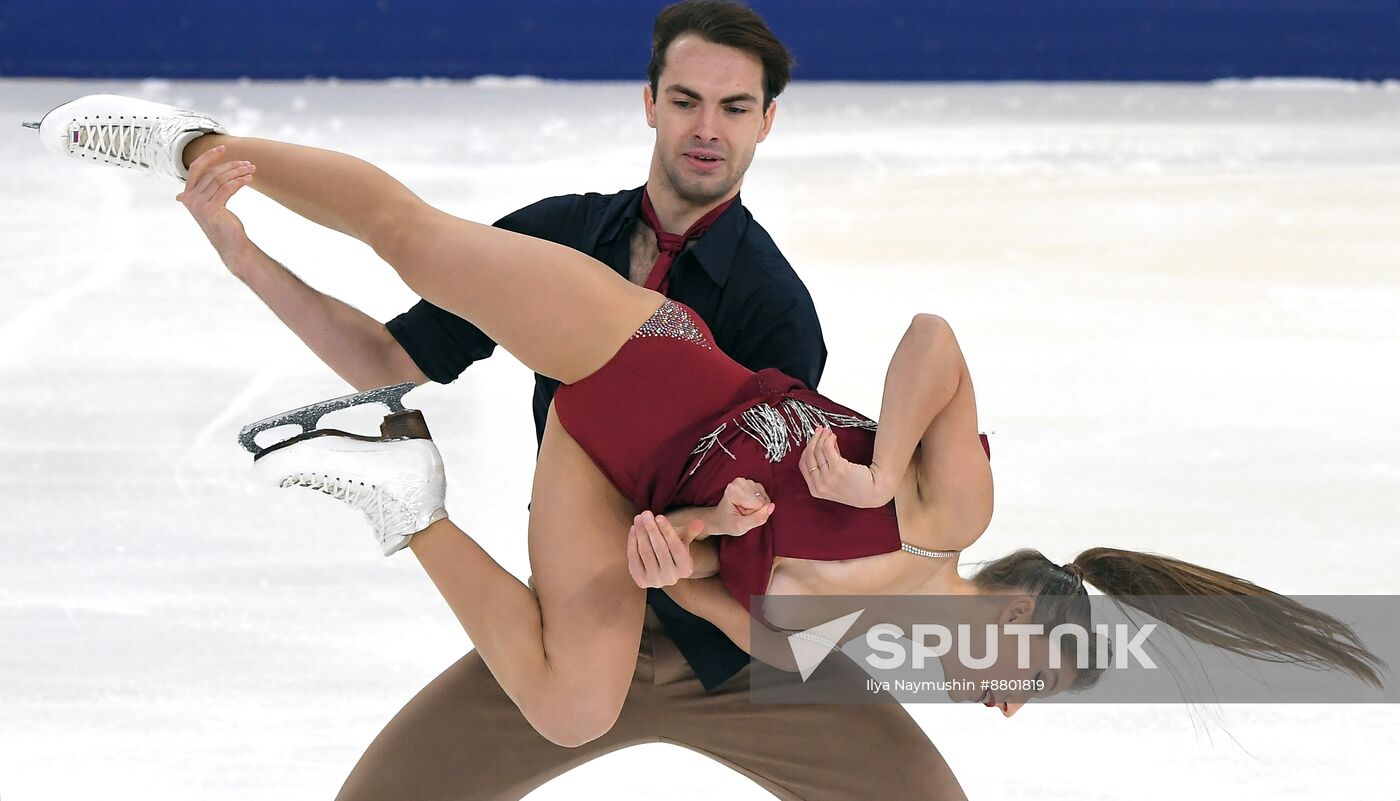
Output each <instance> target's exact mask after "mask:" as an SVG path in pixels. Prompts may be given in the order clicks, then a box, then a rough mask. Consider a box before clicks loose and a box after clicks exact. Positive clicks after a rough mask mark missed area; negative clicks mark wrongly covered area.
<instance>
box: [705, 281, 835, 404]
mask: <svg viewBox="0 0 1400 801" xmlns="http://www.w3.org/2000/svg"><path fill="white" fill-rule="evenodd" d="M755 295H756V299H757V301H758V302H757V303H756V304H755V306H754V308H753V310H752V311H750V312H748V313H747V314H746V315H745V320H744V323H743V325H742V327H741V328H740V329H739V330H737V331H735V332H734V333H733V334H732V335H731V336H730V337H729V339H730V340H731V341H730V342H728V343H727V346H725V347H723V349H724V351H725V352H726V353H728V354H729V356H730V358H732V359H734V361H736V362H738V363H740V364H742V365H744V366H745V367H747V368H749V369H750V370H754V371H758V370H763V369H765V368H769V367H776V368H777V369H779V370H782V371H783V372H784V373H786V374H787V375H790V376H792V377H793V378H796V379H797V380H799V381H801V382H802V383H804V384H806V385H807V387H808V388H809V389H816V387H817V382H818V381H820V380H821V377H822V371H823V370H824V369H825V367H826V342H825V340H824V339H823V338H822V327H821V322H820V321H819V320H818V319H817V310H816V308H815V307H814V306H813V304H812V298H811V296H810V295H808V294H807V288H806V287H805V286H803V285H802V283H801V282H800V281H798V280H796V278H795V277H794V278H793V279H792V280H790V281H780V282H775V283H774V284H773V285H771V286H769V287H765V290H764V291H763V292H761V293H755Z"/></svg>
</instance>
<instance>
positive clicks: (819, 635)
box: [788, 609, 865, 681]
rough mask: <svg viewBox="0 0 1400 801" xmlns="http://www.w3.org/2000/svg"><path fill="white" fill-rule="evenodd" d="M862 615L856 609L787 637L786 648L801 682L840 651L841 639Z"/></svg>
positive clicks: (863, 611) (860, 611) (862, 610)
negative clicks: (800, 677)
mask: <svg viewBox="0 0 1400 801" xmlns="http://www.w3.org/2000/svg"><path fill="white" fill-rule="evenodd" d="M864 613H865V610H864V609H858V610H856V611H854V612H852V613H850V614H849V615H843V616H841V617H838V618H836V619H835V620H829V621H827V622H826V623H823V624H821V625H820V626H813V627H812V628H810V629H807V630H806V631H799V632H797V633H796V634H789V635H788V647H789V648H791V649H792V658H793V659H794V660H795V661H796V662H797V672H798V673H800V674H802V680H803V681H806V680H807V679H809V678H811V676H812V674H813V673H815V672H816V670H817V667H818V666H819V665H821V663H822V660H824V659H826V656H827V654H829V653H831V652H832V651H839V650H841V646H840V645H839V643H840V641H841V638H842V637H844V636H846V632H848V631H850V630H851V626H854V625H855V623H856V619H857V618H859V617H860V616H861V615H862V614H864Z"/></svg>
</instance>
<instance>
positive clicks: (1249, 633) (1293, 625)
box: [972, 548, 1384, 691]
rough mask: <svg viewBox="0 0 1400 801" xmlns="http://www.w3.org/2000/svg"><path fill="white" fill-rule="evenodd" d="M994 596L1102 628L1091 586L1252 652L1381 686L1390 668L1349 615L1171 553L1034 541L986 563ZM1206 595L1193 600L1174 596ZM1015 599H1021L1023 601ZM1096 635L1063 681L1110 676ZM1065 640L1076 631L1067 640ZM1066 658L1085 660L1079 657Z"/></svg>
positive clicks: (1076, 687) (1206, 638) (1079, 683)
mask: <svg viewBox="0 0 1400 801" xmlns="http://www.w3.org/2000/svg"><path fill="white" fill-rule="evenodd" d="M972 583H973V584H974V585H975V586H976V587H977V588H978V590H979V591H980V592H982V593H984V594H989V595H991V594H998V595H1009V596H1012V597H1015V596H1023V597H1029V598H1030V599H1031V600H1032V601H1033V602H1034V610H1033V611H1032V612H1031V613H1030V619H1029V620H1028V621H1026V622H1030V623H1039V624H1042V625H1043V626H1044V627H1045V630H1046V631H1050V630H1051V629H1053V628H1054V627H1055V626H1057V625H1060V624H1064V623H1068V624H1073V625H1077V626H1081V627H1083V628H1084V629H1085V630H1086V631H1090V630H1092V625H1091V624H1092V621H1091V620H1090V615H1091V612H1090V604H1089V596H1088V592H1087V591H1086V589H1085V584H1092V585H1093V586H1094V587H1095V588H1097V589H1098V590H1100V591H1101V592H1103V593H1104V594H1105V595H1107V596H1110V597H1112V598H1113V599H1114V600H1115V601H1116V602H1118V603H1119V604H1122V605H1126V606H1130V607H1133V608H1134V609H1138V610H1140V611H1142V612H1145V613H1147V614H1148V615H1150V616H1152V617H1153V618H1155V619H1157V620H1159V621H1161V622H1163V623H1165V624H1167V625H1168V626H1171V627H1173V628H1174V629H1176V630H1177V631H1179V632H1181V633H1182V634H1184V635H1186V636H1188V637H1191V638H1193V639H1195V640H1198V641H1200V642H1204V643H1206V644H1208V645H1213V646H1216V647H1219V648H1224V649H1226V650H1228V651H1231V652H1234V653H1237V654H1242V655H1245V656H1250V657H1256V658H1263V659H1269V660H1275V661H1287V662H1292V663H1296V664H1303V665H1309V666H1313V667H1321V668H1333V669H1340V670H1343V671H1345V672H1347V673H1350V674H1352V675H1354V676H1356V677H1358V678H1360V679H1362V680H1363V681H1365V682H1367V683H1369V684H1372V685H1374V686H1377V687H1379V686H1380V677H1379V675H1378V670H1379V669H1381V668H1383V667H1384V663H1383V662H1381V660H1380V659H1378V658H1377V657H1376V656H1375V655H1374V654H1372V653H1371V652H1370V651H1368V650H1366V648H1365V647H1364V646H1363V645H1362V644H1361V641H1360V640H1359V639H1358V638H1357V636H1356V633H1355V632H1353V631H1352V630H1351V628H1350V627H1348V626H1347V625H1346V624H1345V623H1342V622H1341V621H1339V620H1337V619H1336V618H1333V617H1331V616H1329V615H1325V614H1323V613H1321V612H1317V611H1315V610H1312V609H1309V608H1307V607H1306V606H1303V605H1302V604H1300V603H1298V602H1296V601H1294V600H1292V599H1290V598H1286V597H1284V596H1282V595H1279V594H1277V593H1275V592H1272V591H1270V590H1268V589H1265V588H1263V587H1260V586H1259V585H1257V584H1254V583H1252V582H1249V581H1246V580H1244V579H1240V578H1236V577H1235V576H1231V575H1228V574H1226V573H1221V572H1219V571H1216V570H1211V569H1210V568H1206V567H1201V566H1200V565H1193V564H1191V563H1189V562H1183V561H1181V560H1179V559H1172V558H1171V557H1167V556H1159V555H1156V554H1149V553H1141V552H1138V551H1125V550H1119V549H1115V548H1091V549H1089V550H1087V551H1085V552H1083V553H1081V554H1080V555H1079V556H1077V557H1075V559H1074V560H1073V561H1071V562H1069V563H1068V564H1064V565H1058V564H1055V563H1054V562H1052V561H1050V560H1049V559H1047V558H1046V557H1045V555H1044V554H1042V553H1040V552H1039V551H1036V550H1033V549H1029V548H1027V549H1022V550H1019V551H1016V552H1015V553H1012V554H1009V555H1007V556H1003V557H1002V558H1000V559H997V560H995V561H993V562H990V563H988V564H986V565H985V566H984V567H983V568H982V569H981V570H980V571H978V572H977V574H976V575H974V576H973V577H972ZM1183 597H1190V598H1193V599H1200V600H1197V601H1193V602H1190V603H1183V602H1174V601H1173V599H1174V598H1177V599H1180V598H1183ZM1013 603H1014V601H1013ZM1094 640H1095V638H1089V648H1090V652H1089V658H1088V660H1087V661H1086V662H1084V663H1083V665H1084V666H1082V667H1080V668H1079V669H1077V670H1074V671H1072V672H1071V674H1072V676H1073V678H1072V679H1071V680H1070V681H1069V682H1068V683H1067V686H1062V687H1061V689H1069V690H1073V691H1080V690H1084V689H1087V688H1089V687H1091V686H1093V685H1094V683H1095V682H1097V681H1098V680H1099V678H1100V676H1101V675H1102V673H1103V671H1102V669H1100V668H1096V667H1090V666H1093V665H1098V664H1100V660H1099V659H1098V658H1097V654H1095V653H1094V648H1095V642H1094ZM1062 642H1063V644H1064V647H1065V648H1067V649H1068V648H1071V647H1073V645H1074V642H1075V641H1074V638H1069V637H1066V638H1064V640H1063V641H1062ZM1064 657H1066V658H1065V659H1063V660H1062V661H1064V662H1066V663H1068V664H1076V660H1075V659H1074V655H1073V654H1071V653H1066V654H1064Z"/></svg>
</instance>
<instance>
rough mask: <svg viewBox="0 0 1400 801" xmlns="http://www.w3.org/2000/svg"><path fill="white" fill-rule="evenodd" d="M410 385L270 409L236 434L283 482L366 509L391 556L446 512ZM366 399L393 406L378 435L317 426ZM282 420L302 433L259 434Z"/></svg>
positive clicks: (263, 470) (432, 450)
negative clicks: (263, 438) (406, 403)
mask: <svg viewBox="0 0 1400 801" xmlns="http://www.w3.org/2000/svg"><path fill="white" fill-rule="evenodd" d="M413 387H414V385H413V384H411V383H410V384H398V385H396V386H392V387H382V388H380V389H373V390H370V391H368V392H361V393H359V394H356V395H346V396H344V397H341V398H334V399H332V400H328V401H321V402H320V403H313V404H311V405H310V406H303V407H302V408H300V409H293V410H292V411H289V412H283V413H282V414H278V415H273V416H272V417H268V418H266V419H264V420H259V421H258V422H256V423H252V424H250V425H247V426H244V428H243V430H242V431H240V432H239V434H238V441H239V443H240V444H242V445H243V447H244V448H246V449H247V450H248V451H249V452H251V453H252V454H253V460H254V464H255V465H256V468H257V470H258V472H259V473H260V474H262V475H265V476H267V477H269V478H271V479H272V480H273V481H274V482H276V483H277V484H278V485H279V486H281V487H284V488H285V487H305V488H307V489H312V490H317V491H319V492H323V493H325V494H327V495H329V496H331V497H332V498H336V499H337V500H341V501H344V502H345V503H348V504H350V505H351V506H352V507H354V508H356V509H359V510H360V511H362V512H364V514H365V517H366V518H368V519H369V522H370V526H371V527H372V528H373V529H374V535H375V537H376V538H377V539H378V540H379V544H380V546H381V547H382V549H383V551H384V555H385V556H388V555H390V554H392V553H394V552H395V551H398V550H399V549H401V548H403V547H404V546H406V545H408V541H409V539H410V538H412V537H413V535H414V534H417V533H418V532H420V531H422V530H423V529H425V528H427V527H428V526H429V525H431V524H433V523H435V522H437V521H438V520H441V519H443V518H445V517H447V511H446V510H445V509H444V508H443V497H444V495H445V494H446V489H447V484H446V480H445V477H444V475H443V466H442V457H441V456H439V455H438V450H437V446H436V445H434V444H433V441H432V437H431V435H430V434H429V433H428V426H427V424H426V423H425V422H424V420H423V414H422V413H421V412H419V411H418V410H417V409H405V408H404V407H403V396H404V395H405V394H406V393H407V392H408V391H409V390H411V389H413ZM368 403H383V404H385V405H387V406H388V407H389V410H390V414H389V415H387V416H386V417H385V418H384V420H383V422H382V423H380V426H379V430H380V436H378V437H370V436H364V435H360V434H351V433H348V432H345V431H338V430H336V429H331V428H327V429H318V428H316V424H317V422H319V421H320V419H321V417H322V416H324V415H326V414H328V413H330V412H333V411H337V410H340V409H348V408H350V407H352V406H360V405H364V404H368ZM285 425H297V426H300V427H301V429H302V430H301V433H299V434H297V435H296V436H293V437H291V438H290V439H286V440H283V441H282V442H279V443H277V444H276V445H272V446H270V447H267V448H263V447H261V446H259V445H258V444H257V443H256V442H255V441H254V438H255V437H256V436H257V435H258V434H259V433H261V432H263V431H267V430H269V429H273V428H277V427H279V426H285Z"/></svg>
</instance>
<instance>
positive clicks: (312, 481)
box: [279, 473, 417, 545]
mask: <svg viewBox="0 0 1400 801" xmlns="http://www.w3.org/2000/svg"><path fill="white" fill-rule="evenodd" d="M279 486H280V487H281V488H283V489H288V488H291V487H303V488H305V489H309V490H315V491H317V492H321V493H324V494H326V495H329V496H330V497H332V498H335V499H336V500H338V501H342V502H344V503H346V504H349V505H350V506H351V507H353V508H355V509H358V510H360V511H361V512H363V513H364V515H365V517H366V518H367V519H368V520H369V523H370V526H371V527H373V529H374V536H375V537H376V538H378V540H379V541H380V542H381V543H383V544H386V545H387V544H388V542H389V541H391V540H396V539H397V538H399V537H405V536H406V534H411V533H413V531H414V521H415V519H416V517H417V515H416V511H415V510H414V509H412V508H410V507H409V505H408V504H406V503H404V502H402V501H400V500H399V499H398V498H396V497H394V495H393V494H392V493H389V492H386V491H385V490H383V489H382V488H380V486H379V485H378V484H366V483H365V482H363V481H355V480H349V479H342V478H340V477H338V476H329V475H326V474H324V473H293V474H291V475H289V476H287V477H286V478H284V479H282V481H281V482H280V484H279ZM405 541H406V540H405Z"/></svg>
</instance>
